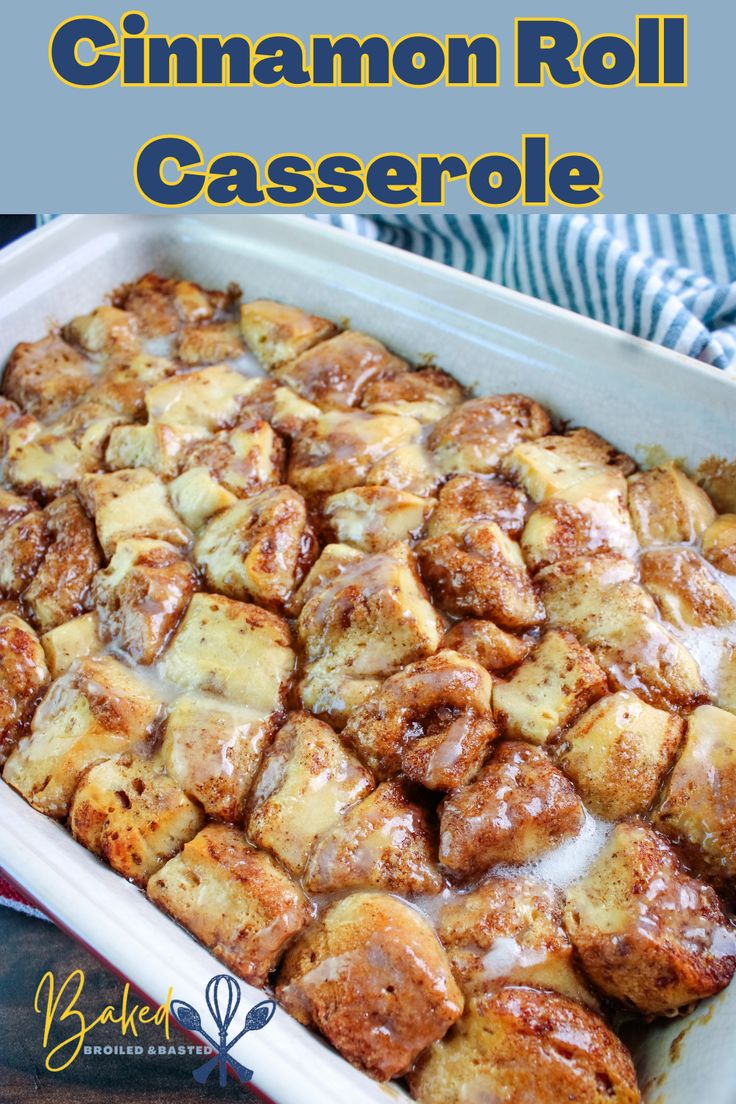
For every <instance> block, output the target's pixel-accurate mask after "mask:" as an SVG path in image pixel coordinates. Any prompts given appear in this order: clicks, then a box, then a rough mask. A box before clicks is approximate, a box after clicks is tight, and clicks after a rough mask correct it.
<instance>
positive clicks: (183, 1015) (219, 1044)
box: [171, 974, 276, 1088]
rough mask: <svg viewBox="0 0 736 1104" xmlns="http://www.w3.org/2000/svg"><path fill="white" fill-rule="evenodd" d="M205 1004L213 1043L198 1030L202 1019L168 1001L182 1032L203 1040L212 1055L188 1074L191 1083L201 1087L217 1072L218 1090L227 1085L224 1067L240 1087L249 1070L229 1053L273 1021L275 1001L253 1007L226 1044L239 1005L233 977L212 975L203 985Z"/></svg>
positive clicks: (186, 1006)
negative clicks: (211, 1024) (239, 1028)
mask: <svg viewBox="0 0 736 1104" xmlns="http://www.w3.org/2000/svg"><path fill="white" fill-rule="evenodd" d="M204 996H205V1002H206V1004H207V1008H208V1010H209V1013H210V1016H211V1017H212V1020H213V1022H214V1024H215V1028H216V1030H217V1035H218V1039H217V1041H215V1039H213V1037H212V1036H211V1035H209V1034H208V1033H207V1032H206V1031H205V1030H204V1028H203V1027H202V1018H201V1016H200V1014H199V1012H198V1011H197V1009H196V1008H195V1007H194V1006H193V1005H191V1004H188V1003H187V1002H186V1001H182V1000H172V1002H171V1014H172V1016H173V1017H174V1019H175V1020H176V1021H177V1023H178V1024H180V1025H181V1027H183V1028H184V1030H185V1031H194V1032H196V1033H197V1034H198V1035H201V1036H202V1037H203V1038H205V1039H206V1040H207V1042H208V1043H209V1044H210V1046H211V1047H212V1049H213V1050H214V1052H215V1053H214V1054H213V1056H212V1057H211V1058H208V1059H207V1061H206V1062H203V1063H202V1065H201V1066H198V1067H197V1069H195V1070H194V1071H193V1073H192V1077H193V1078H194V1080H195V1081H198V1082H199V1084H200V1085H204V1084H205V1082H206V1081H207V1080H208V1078H209V1076H210V1074H211V1073H214V1071H215V1069H217V1070H219V1080H220V1088H224V1087H225V1085H226V1083H227V1075H228V1067H229V1069H230V1070H231V1071H232V1073H233V1075H234V1077H235V1079H236V1080H237V1081H239V1082H240V1083H241V1084H245V1082H247V1081H250V1079H251V1078H252V1076H253V1070H251V1069H248V1067H247V1066H244V1065H242V1064H241V1063H240V1062H238V1061H237V1060H236V1059H235V1058H233V1056H232V1054H231V1053H230V1052H231V1050H232V1048H233V1047H234V1046H235V1044H236V1043H238V1042H240V1040H241V1039H242V1038H243V1036H244V1035H247V1033H248V1032H249V1031H260V1030H261V1029H262V1028H264V1027H265V1026H266V1024H267V1023H269V1022H270V1020H271V1019H272V1018H273V1014H274V1012H275V1011H276V1002H275V1001H272V1000H263V1001H260V1002H259V1003H258V1004H254V1005H253V1007H252V1008H251V1009H250V1011H249V1012H248V1014H247V1016H246V1017H245V1022H244V1025H243V1028H242V1030H241V1031H240V1032H239V1033H238V1034H237V1035H236V1036H235V1037H234V1038H233V1039H230V1040H229V1041H228V1034H229V1031H230V1027H231V1025H232V1024H233V1021H234V1020H235V1017H236V1016H237V1014H238V1008H239V1006H240V988H239V986H238V983H237V982H236V981H235V979H234V978H232V977H230V975H229V974H216V975H215V976H214V977H213V978H211V979H210V981H209V982H208V983H207V988H206V990H205V995H204Z"/></svg>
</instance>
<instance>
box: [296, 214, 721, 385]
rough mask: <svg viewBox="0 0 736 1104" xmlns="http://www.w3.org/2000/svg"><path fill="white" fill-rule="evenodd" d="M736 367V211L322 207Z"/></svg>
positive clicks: (354, 227) (407, 244) (374, 233)
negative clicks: (350, 210)
mask: <svg viewBox="0 0 736 1104" xmlns="http://www.w3.org/2000/svg"><path fill="white" fill-rule="evenodd" d="M315 217H317V218H319V219H321V220H325V221H328V222H331V223H333V224H334V225H337V226H341V227H343V228H344V229H346V230H349V231H352V232H353V233H357V234H361V235H363V236H366V237H370V238H375V239H377V240H378V241H382V242H388V243H389V244H390V245H397V246H400V247H401V248H402V249H409V250H411V251H413V252H415V253H421V254H422V255H423V256H425V257H430V258H432V259H433V260H436V261H442V262H444V263H445V264H449V265H454V266H455V267H456V268H462V269H464V270H465V271H466V272H471V273H473V274H474V275H476V276H482V277H484V278H485V279H487V280H494V281H495V282H496V283H499V284H504V285H505V286H506V287H509V288H515V289H516V290H517V291H523V292H526V293H527V294H528V295H533V296H535V297H536V298H538V299H545V300H546V301H547V302H549V303H555V304H557V305H558V306H561V307H568V308H569V309H570V310H573V311H576V312H578V313H579V314H584V315H586V316H587V317H588V318H596V319H598V320H599V321H601V322H607V323H609V324H610V325H612V326H616V327H618V328H619V329H621V330H625V331H626V332H627V333H631V334H636V335H637V336H638V337H644V338H648V339H649V340H650V341H655V342H657V343H658V344H660V345H665V346H667V348H670V349H676V350H677V351H678V352H680V353H685V354H686V355H687V356H692V357H696V358H697V359H698V360H701V361H703V362H704V363H706V364H710V365H713V367H715V368H720V369H723V370H725V371H727V372H730V373H732V374H734V375H736V216H734V215H582V214H576V215H542V214H525V215H500V214H499V215H495V214H487V215H486V214H484V215H463V216H459V215H434V214H433V215H421V214H412V215H405V214H396V215H390V216H384V215H377V216H366V215H346V214H339V215H338V214H335V215H317V216H315Z"/></svg>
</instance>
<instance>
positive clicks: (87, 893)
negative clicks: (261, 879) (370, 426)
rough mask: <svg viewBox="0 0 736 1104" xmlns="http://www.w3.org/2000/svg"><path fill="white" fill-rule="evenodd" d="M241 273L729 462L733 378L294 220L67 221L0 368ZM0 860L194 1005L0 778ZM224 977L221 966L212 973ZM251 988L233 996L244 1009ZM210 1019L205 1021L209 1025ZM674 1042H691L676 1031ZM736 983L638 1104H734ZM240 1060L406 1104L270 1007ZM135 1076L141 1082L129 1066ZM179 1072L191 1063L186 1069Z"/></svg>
mask: <svg viewBox="0 0 736 1104" xmlns="http://www.w3.org/2000/svg"><path fill="white" fill-rule="evenodd" d="M152 268H155V269H157V270H159V271H162V272H164V273H166V272H172V273H173V272H178V273H181V274H183V275H186V276H188V277H190V278H192V279H194V280H197V281H200V282H202V283H203V284H205V285H210V286H218V285H224V284H226V283H228V282H229V281H231V280H236V281H237V282H238V283H240V285H241V286H242V288H243V291H244V295H245V297H246V298H247V297H253V296H255V295H258V296H262V297H269V296H270V297H273V298H277V299H282V300H285V301H292V302H294V303H298V304H300V305H301V306H304V307H306V308H307V309H309V310H311V311H314V312H316V313H320V314H326V315H328V316H331V317H333V318H335V319H337V320H341V321H342V320H345V319H349V320H350V323H351V325H353V326H355V327H356V328H359V329H365V330H368V331H369V332H370V333H374V334H375V335H376V336H378V337H380V338H381V339H383V340H384V341H385V342H386V343H387V344H389V345H391V346H392V347H393V348H395V349H396V350H397V351H398V352H400V353H402V354H404V355H406V356H408V357H409V358H411V359H414V360H419V359H422V358H423V357H431V358H432V359H433V360H435V361H436V362H437V363H438V364H441V365H442V366H443V367H446V368H448V369H449V370H450V371H451V372H453V373H454V374H455V375H456V376H458V377H459V378H460V379H461V380H463V381H464V382H466V383H473V384H476V385H477V386H478V389H479V391H481V392H493V391H513V390H523V391H526V392H528V393H529V394H531V395H533V396H534V397H535V398H537V399H538V400H540V401H541V402H542V403H544V404H545V405H547V406H548V407H549V408H550V409H551V410H552V411H553V412H554V413H555V414H556V415H558V416H559V417H562V418H569V419H571V420H574V422H575V423H577V424H584V425H588V426H590V427H591V428H592V429H594V430H596V431H598V432H599V433H601V434H603V435H604V436H606V437H609V438H610V439H611V440H613V441H614V442H615V443H616V444H617V445H618V446H619V447H621V448H623V449H626V450H627V451H629V452H631V453H634V454H635V455H637V456H638V457H639V458H640V459H641V460H644V461H645V460H646V459H647V456H648V455H651V453H650V449H651V446H652V445H662V446H664V448H665V449H666V450H667V452H668V453H669V454H671V455H673V456H676V457H682V458H683V459H684V460H685V461H686V462H687V464H688V465H690V466H691V467H695V466H697V465H698V464H699V463H700V462H701V461H702V460H703V459H705V458H706V457H709V456H711V455H714V454H715V455H717V456H721V457H724V458H726V459H728V460H733V459H734V458H736V384H735V383H734V382H732V381H729V380H728V379H726V378H725V377H724V376H723V375H722V374H719V373H718V372H716V371H714V370H712V369H710V368H707V367H703V366H701V365H698V364H696V363H695V362H693V361H691V360H688V359H686V358H685V357H681V356H679V355H677V354H674V353H669V352H666V351H664V350H661V349H659V348H657V347H655V346H653V345H650V344H647V343H645V342H642V341H639V340H637V339H635V338H631V337H627V336H626V335H623V334H621V333H619V332H617V331H615V330H612V329H609V328H608V327H605V326H602V325H600V324H598V323H594V322H589V321H586V320H583V319H580V318H578V317H576V316H575V315H572V314H569V313H568V312H566V311H561V310H558V309H556V308H554V307H550V306H547V305H545V304H543V303H540V302H537V301H536V300H532V299H529V298H526V297H525V296H521V295H517V294H516V293H514V292H509V291H506V290H504V289H502V288H498V287H496V286H494V285H491V284H488V283H486V282H484V281H482V280H478V279H476V278H474V277H470V276H465V275H463V274H461V273H458V272H455V271H453V270H451V269H448V268H445V267H443V266H441V265H438V264H435V263H433V262H430V261H426V260H423V259H422V258H419V257H415V256H411V255H408V254H405V253H401V252H399V251H398V250H395V249H392V248H391V247H388V246H383V245H379V244H376V243H374V242H369V241H366V240H364V239H361V238H353V237H351V236H349V235H347V234H344V233H343V232H341V231H338V230H334V229H332V228H331V227H328V226H325V225H323V224H319V223H316V222H313V221H310V220H307V219H303V218H300V217H298V216H279V215H268V216H263V215H248V216H223V215H219V216H207V217H198V218H194V217H186V216H171V217H170V216H162V215H146V216H110V217H108V216H89V217H87V216H68V217H66V218H63V219H59V220H57V221H56V222H54V223H52V224H50V225H49V226H47V227H44V228H43V229H42V230H39V231H36V232H35V233H34V234H32V235H30V236H29V237H27V238H25V239H23V240H22V241H20V242H18V243H16V244H15V245H13V246H11V247H10V248H8V249H6V250H4V251H3V252H2V253H0V361H4V360H5V358H6V357H7V355H8V353H9V352H10V350H11V348H12V347H13V345H14V344H15V343H16V342H17V341H19V340H22V339H25V340H31V339H34V338H36V337H40V336H42V334H43V333H44V332H45V330H46V328H47V325H48V323H49V322H50V321H55V320H58V321H63V320H66V319H67V318H68V317H70V316H71V315H73V314H75V313H79V312H81V311H86V310H89V309H91V308H92V307H93V306H95V305H97V303H98V302H99V301H100V298H101V296H102V295H103V294H104V293H105V292H107V291H109V290H110V289H112V288H113V287H115V286H116V285H118V284H120V283H122V282H123V281H125V280H127V279H130V278H132V277H135V276H138V275H140V274H141V273H143V272H144V271H146V270H147V269H152ZM0 866H2V867H3V868H4V869H5V870H6V871H7V873H8V874H9V875H10V877H11V878H12V879H13V880H14V881H15V882H16V883H17V884H18V885H19V886H21V887H23V888H25V889H26V890H27V891H28V892H29V893H31V894H32V895H33V897H34V898H35V899H36V900H37V901H38V903H39V905H40V906H41V907H42V908H43V909H45V910H46V911H48V912H49V913H50V914H51V915H52V916H53V917H55V918H56V919H57V921H58V922H59V923H60V924H62V925H63V926H64V927H66V928H67V929H68V930H69V931H70V932H71V933H72V934H73V935H74V936H76V937H77V938H78V939H80V940H81V941H83V942H84V943H86V944H87V945H88V946H89V947H91V948H92V949H93V950H94V951H95V952H96V953H97V954H98V955H99V956H100V957H102V958H103V959H104V960H106V961H107V962H108V963H110V964H112V965H113V966H114V967H115V968H116V969H117V970H118V971H120V972H121V973H122V974H124V975H125V976H126V977H127V978H129V979H130V980H131V981H132V982H133V983H134V985H135V986H137V987H138V988H139V989H140V990H142V991H143V992H144V993H146V994H147V995H148V996H149V997H150V998H152V999H153V1000H154V1001H156V1002H160V1001H163V1000H164V999H165V996H166V993H167V990H168V988H169V986H172V987H173V989H174V995H175V996H176V997H177V998H180V999H184V1000H187V1001H190V1002H191V1003H192V1004H195V1005H196V1006H198V1007H203V999H202V998H203V994H204V988H205V985H206V983H207V981H208V980H209V978H210V977H211V976H212V975H213V974H214V973H217V972H218V964H217V963H216V961H215V960H214V959H213V958H212V957H211V956H210V955H209V953H208V952H207V951H205V950H204V949H203V948H202V947H201V946H199V944H197V943H196V942H195V941H194V940H193V939H191V938H190V937H189V936H188V935H187V934H186V933H185V932H184V931H182V930H181V929H180V928H179V927H177V925H176V924H174V923H173V922H172V921H170V920H169V919H167V918H166V917H165V916H164V915H162V914H161V913H159V912H158V911H157V910H156V909H155V908H154V907H153V906H152V905H150V904H149V903H148V902H147V900H146V898H145V897H144V896H143V894H142V893H140V892H139V891H138V890H136V889H135V888H134V887H133V886H132V885H129V884H128V883H126V882H125V881H123V879H122V878H120V877H118V876H117V875H115V874H113V873H112V872H111V871H110V870H109V869H107V868H106V867H105V866H103V865H102V864H101V863H100V862H98V861H97V860H96V859H95V858H94V857H93V856H92V855H90V854H89V853H87V852H86V851H84V850H83V849H82V848H81V847H80V846H78V845H77V844H76V843H74V841H73V840H72V839H71V837H70V836H69V835H68V834H67V833H66V831H65V830H64V829H63V828H61V827H60V826H59V825H58V824H55V823H53V822H52V821H49V820H47V819H46V818H45V817H43V816H42V815H41V814H39V813H37V812H34V811H33V810H32V809H31V808H30V807H29V806H27V805H26V804H25V803H24V802H23V801H22V800H21V798H20V797H18V796H17V795H16V794H15V793H13V792H12V791H11V790H10V789H9V788H8V787H6V786H4V785H2V784H0ZM219 970H221V967H219ZM261 997H262V994H259V993H258V992H257V991H256V990H254V989H250V988H249V987H248V986H245V985H244V986H243V998H244V1001H243V1003H244V1007H249V1006H250V1004H252V1003H255V1002H256V1001H257V1000H259V999H261ZM205 1026H206V1025H205ZM685 1029H686V1030H685ZM734 1038H736V985H734V986H732V988H731V989H730V990H727V991H726V992H725V993H723V994H721V995H720V996H719V997H717V998H715V999H714V1000H713V1001H710V1002H706V1003H705V1004H703V1005H700V1006H699V1007H698V1009H697V1010H696V1012H695V1013H694V1014H693V1015H692V1016H691V1017H690V1018H689V1019H688V1020H677V1021H674V1022H672V1023H665V1024H663V1025H662V1024H658V1025H656V1026H654V1027H652V1028H651V1029H648V1030H647V1031H646V1032H645V1033H644V1034H643V1036H642V1038H641V1040H639V1042H638V1043H637V1044H636V1045H635V1049H636V1057H637V1061H638V1064H639V1069H640V1073H641V1077H642V1082H643V1085H644V1089H645V1099H646V1101H647V1104H693V1102H694V1101H695V1100H696V1099H700V1098H707V1100H708V1104H734V1101H736V1046H734ZM233 1054H234V1056H235V1057H236V1058H238V1059H239V1060H240V1061H242V1062H244V1063H245V1064H247V1065H248V1066H250V1067H251V1068H253V1069H254V1070H255V1078H254V1082H255V1084H256V1085H257V1086H258V1088H259V1089H260V1090H261V1091H262V1092H263V1093H265V1094H267V1095H268V1096H270V1097H272V1098H273V1099H274V1100H275V1101H278V1104H333V1102H334V1104H344V1102H345V1101H346V1100H350V1101H351V1104H369V1102H383V1104H385V1102H386V1100H387V1099H402V1098H403V1094H402V1093H401V1091H400V1090H398V1089H397V1088H396V1087H395V1086H380V1085H377V1084H375V1083H374V1082H372V1081H370V1080H369V1079H368V1078H367V1077H364V1076H363V1075H362V1074H360V1073H358V1072H357V1071H356V1070H354V1069H353V1068H352V1067H350V1066H349V1065H348V1064H347V1063H346V1062H344V1061H342V1060H341V1059H340V1058H339V1057H338V1056H337V1055H336V1054H335V1053H334V1052H333V1051H332V1050H331V1049H330V1048H329V1047H328V1046H326V1045H324V1044H323V1043H321V1042H320V1041H319V1040H318V1039H317V1038H316V1037H315V1036H313V1035H312V1034H310V1033H309V1032H307V1031H306V1030H305V1029H303V1028H302V1027H300V1026H299V1025H298V1024H297V1023H296V1022H295V1021H294V1020H292V1019H291V1018H290V1017H289V1016H287V1015H286V1013H284V1012H282V1011H281V1010H279V1011H277V1013H276V1016H275V1017H274V1020H273V1021H272V1023H271V1024H270V1025H269V1026H268V1028H267V1029H266V1030H264V1031H261V1032H257V1033H254V1034H251V1035H248V1036H246V1037H245V1038H244V1039H243V1041H242V1043H241V1044H239V1045H238V1046H236V1047H235V1049H234V1051H233ZM137 1075H138V1076H143V1077H145V1069H144V1068H143V1069H141V1070H139V1071H138V1072H137ZM182 1076H186V1070H185V1069H183V1070H182Z"/></svg>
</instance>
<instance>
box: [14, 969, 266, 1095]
mask: <svg viewBox="0 0 736 1104" xmlns="http://www.w3.org/2000/svg"><path fill="white" fill-rule="evenodd" d="M84 986H85V975H84V971H83V970H73V971H72V972H71V973H70V975H69V976H68V977H67V978H66V980H65V981H64V982H63V984H61V985H57V981H56V978H55V976H54V974H53V973H52V972H51V971H48V972H47V973H45V974H44V976H43V977H42V978H41V981H40V983H39V985H38V988H37V990H36V995H35V1000H34V1010H35V1011H36V1012H37V1013H39V1014H40V1015H41V1016H43V1020H44V1025H43V1039H42V1046H43V1049H44V1051H45V1061H44V1065H45V1067H46V1069H47V1070H48V1071H49V1072H50V1073H60V1072H61V1071H62V1070H66V1069H68V1068H69V1067H70V1066H71V1065H72V1064H73V1063H74V1062H75V1061H76V1060H77V1058H78V1057H79V1055H80V1054H82V1053H83V1054H85V1055H91V1056H92V1057H96V1056H99V1057H105V1056H107V1055H120V1054H126V1055H130V1056H132V1057H141V1056H144V1055H148V1056H157V1057H161V1056H163V1055H173V1056H185V1055H187V1054H199V1055H202V1056H203V1057H204V1058H205V1061H204V1062H203V1063H202V1065H201V1066H199V1067H198V1068H197V1069H195V1070H194V1072H193V1076H194V1079H195V1081H198V1082H199V1083H200V1084H201V1085H204V1084H205V1082H206V1081H207V1080H208V1079H209V1077H210V1075H211V1074H212V1073H214V1071H215V1070H218V1071H219V1081H220V1085H221V1086H222V1087H223V1088H224V1087H225V1085H226V1084H227V1078H228V1073H229V1072H230V1073H232V1075H233V1076H234V1077H235V1079H236V1080H237V1081H238V1082H240V1083H241V1084H244V1083H246V1082H248V1081H250V1079H251V1078H252V1077H253V1070H250V1069H248V1067H247V1066H244V1065H242V1063H241V1062H238V1061H237V1060H236V1059H235V1058H233V1057H232V1055H231V1051H232V1048H233V1047H234V1046H235V1045H236V1043H238V1042H240V1040H241V1039H242V1038H243V1036H244V1035H246V1034H247V1033H248V1032H249V1031H260V1030H261V1029H262V1028H264V1027H265V1026H266V1024H267V1023H269V1022H270V1020H271V1019H272V1018H273V1015H274V1012H275V1011H276V1002H275V1001H272V1000H263V1001H260V1002H259V1003H258V1004H256V1005H254V1006H253V1007H252V1008H251V1009H250V1011H249V1012H248V1014H247V1015H246V1017H245V1020H244V1022H243V1026H242V1028H241V1030H240V1031H238V1030H237V1024H236V1023H235V1020H236V1017H237V1014H238V1009H239V1007H240V999H241V993H240V988H239V986H238V983H237V982H236V980H235V978H233V977H231V976H230V975H229V974H216V975H215V976H214V977H213V978H211V979H210V981H209V982H208V983H207V988H206V989H205V1002H206V1005H207V1009H208V1012H209V1015H210V1017H211V1018H212V1022H213V1023H214V1027H215V1034H214V1035H210V1034H208V1032H207V1031H206V1030H205V1029H204V1027H203V1025H202V1017H201V1016H200V1013H199V1011H198V1010H197V1009H196V1008H195V1007H194V1006H193V1005H191V1004H188V1003H187V1001H183V1000H173V999H172V990H171V989H169V991H168V993H167V996H166V1000H165V1001H164V1003H163V1004H162V1005H160V1006H158V1007H151V1006H150V1005H147V1004H136V1003H133V1001H132V999H131V992H130V983H128V982H126V984H125V987H124V989H123V993H122V999H121V1002H120V1005H119V1007H116V1006H114V1005H107V1006H106V1007H105V1008H103V1009H102V1011H101V1012H100V1013H99V1014H98V1015H89V1014H88V1013H86V1012H84V1011H83V1010H82V1008H81V1007H80V1000H81V998H82V994H83V991H84ZM172 1020H174V1021H175V1022H176V1023H177V1024H178V1025H179V1026H180V1027H182V1028H183V1029H184V1030H185V1031H192V1032H196V1033H197V1034H199V1035H201V1036H202V1037H203V1038H204V1039H205V1040H206V1041H207V1045H205V1044H202V1045H199V1046H193V1045H188V1046H182V1045H178V1046H177V1045H171V1044H172V1040H171V1034H170V1022H171V1021H172ZM151 1028H157V1029H159V1030H160V1031H161V1033H162V1035H163V1036H164V1038H165V1041H166V1044H167V1045H161V1044H155V1045H154V1044H148V1045H147V1046H144V1045H141V1044H143V1043H144V1035H145V1034H146V1033H148V1035H149V1036H150V1032H151ZM111 1029H113V1030H115V1029H117V1030H119V1033H120V1036H121V1039H122V1040H127V1039H130V1038H131V1037H132V1038H133V1039H134V1040H136V1043H135V1044H133V1043H129V1044H128V1045H125V1043H123V1045H120V1044H117V1045H111V1044H110V1043H109V1042H107V1043H106V1040H105V1034H107V1035H108V1037H109V1032H110V1030H111ZM144 1029H145V1031H144ZM139 1032H140V1034H139ZM234 1032H237V1034H233V1033H234ZM100 1034H102V1039H100V1042H99V1043H98V1044H97V1045H92V1044H91V1039H92V1037H93V1036H97V1037H99V1035H100ZM231 1034H232V1035H233V1037H232V1038H230V1035H231ZM105 1043H106V1045H103V1044H105Z"/></svg>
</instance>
